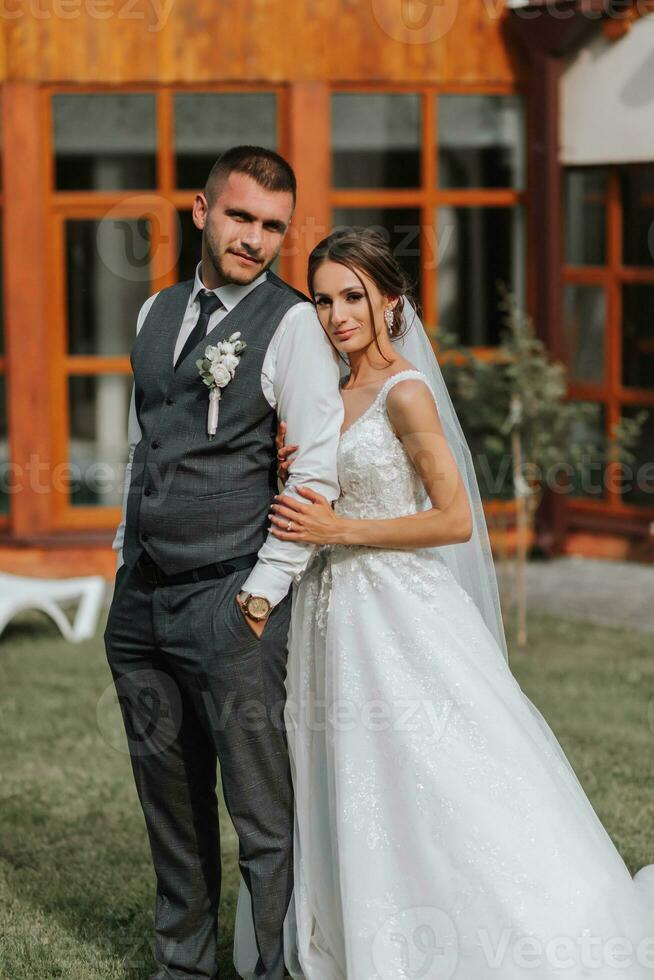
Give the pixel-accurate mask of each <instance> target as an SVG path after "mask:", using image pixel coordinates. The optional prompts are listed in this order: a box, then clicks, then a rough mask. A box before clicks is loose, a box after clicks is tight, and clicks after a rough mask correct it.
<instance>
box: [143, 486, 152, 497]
mask: <svg viewBox="0 0 654 980" xmlns="http://www.w3.org/2000/svg"><path fill="white" fill-rule="evenodd" d="M143 493H144V494H145V496H146V497H149V496H150V494H151V493H152V490H151V489H150V487H146V488H145V490H144V491H143Z"/></svg>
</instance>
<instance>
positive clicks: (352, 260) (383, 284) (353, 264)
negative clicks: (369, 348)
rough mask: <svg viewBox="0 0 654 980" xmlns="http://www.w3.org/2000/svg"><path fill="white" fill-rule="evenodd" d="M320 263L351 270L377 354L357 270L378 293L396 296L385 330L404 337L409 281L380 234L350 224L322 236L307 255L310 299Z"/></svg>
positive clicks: (393, 335) (394, 335)
mask: <svg viewBox="0 0 654 980" xmlns="http://www.w3.org/2000/svg"><path fill="white" fill-rule="evenodd" d="M323 262H337V263H338V264H339V265H343V266H345V267H346V268H347V269H350V271H351V272H353V273H354V275H355V276H356V277H357V279H358V280H359V282H360V283H361V288H362V289H363V292H364V294H365V296H366V299H367V301H368V309H369V310H370V322H371V324H372V326H373V334H374V339H375V344H376V345H377V350H379V353H380V354H382V351H381V349H380V347H379V340H378V339H377V331H376V330H375V318H374V311H373V308H372V302H371V300H370V294H369V293H368V290H367V289H366V286H365V283H364V282H363V280H362V279H361V275H360V273H362V272H363V273H364V274H365V275H366V276H367V277H368V278H369V279H371V280H372V281H373V282H374V284H375V286H376V287H377V289H378V290H379V291H380V293H381V294H382V296H399V297H400V298H399V300H398V302H397V304H396V306H395V308H394V310H393V325H392V326H391V327H390V329H389V331H388V333H389V336H390V337H391V339H392V340H396V339H397V338H398V337H402V336H404V334H405V333H406V320H405V317H404V297H405V296H410V295H411V283H410V281H409V278H408V276H407V275H406V273H405V272H404V270H403V269H402V267H401V266H400V264H399V263H398V261H397V259H396V258H395V256H394V255H393V251H392V249H391V247H390V245H389V244H388V242H387V241H386V239H385V238H384V237H383V235H381V234H380V233H379V232H378V231H375V230H374V229H372V228H356V227H353V228H343V229H339V230H338V231H333V232H332V233H331V235H328V236H327V238H323V240H322V241H321V242H319V243H318V244H317V245H316V247H315V248H314V250H313V251H312V253H311V255H310V256H309V270H308V274H307V278H308V285H309V293H310V295H311V299H312V300H313V301H314V302H315V299H316V296H315V292H314V288H313V283H314V279H315V276H316V271H317V270H318V268H319V267H320V266H321V265H322V264H323ZM412 303H413V299H412ZM413 305H415V304H413ZM383 356H384V355H383V354H382V357H383ZM385 360H386V358H385Z"/></svg>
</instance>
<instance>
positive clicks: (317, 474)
mask: <svg viewBox="0 0 654 980" xmlns="http://www.w3.org/2000/svg"><path fill="white" fill-rule="evenodd" d="M266 275H267V274H266V273H265V272H264V273H262V275H260V276H259V277H258V278H257V279H255V280H254V282H252V283H250V284H249V285H247V286H238V285H227V286H219V287H218V288H217V289H214V290H211V291H212V292H214V293H215V294H216V296H218V298H219V299H220V300H221V302H222V304H223V306H222V307H221V308H220V309H218V310H216V311H215V312H214V313H213V314H212V315H211V318H210V319H209V323H208V324H207V333H208V332H209V331H210V330H213V328H214V327H215V326H216V325H217V324H218V323H220V321H221V320H222V319H223V317H225V316H226V315H227V313H228V312H229V311H230V310H232V309H233V308H234V307H235V306H236V305H237V303H239V302H240V301H241V300H242V299H243V298H244V297H245V296H247V294H248V293H249V292H251V291H252V290H253V289H255V288H256V287H257V286H258V285H259V284H260V283H262V282H263V281H264V280H265V279H266ZM204 288H205V286H204V285H203V283H202V280H201V279H200V265H199V264H198V266H197V268H196V270H195V281H194V284H193V289H192V291H191V295H190V297H189V301H188V304H187V307H186V312H185V313H184V318H183V320H182V326H181V328H180V331H179V335H178V337H177V343H176V345H175V352H174V356H173V364H174V363H175V361H176V360H177V358H178V356H179V354H180V352H181V350H182V348H183V346H184V344H185V342H186V340H187V338H188V336H189V335H190V333H191V331H192V330H193V327H194V326H195V324H196V323H197V320H198V317H199V315H200V301H199V299H198V293H199V292H200V291H201V290H202V289H204ZM157 295H158V294H157V293H155V294H154V296H150V297H149V299H147V300H146V301H145V303H144V304H143V306H142V307H141V310H140V312H139V315H138V321H137V324H136V332H137V333H138V332H139V330H140V329H141V327H142V326H143V324H144V322H145V318H146V317H147V315H148V313H149V312H150V308H151V306H152V304H153V303H154V301H155V299H156V297H157ZM339 374H340V371H339V365H338V357H337V356H336V353H335V351H334V349H333V347H332V346H331V344H330V343H329V341H328V339H327V337H326V336H325V333H324V331H323V329H322V327H321V326H320V322H319V320H318V317H317V316H316V311H315V309H314V307H313V305H312V304H311V303H296V304H295V306H292V307H291V309H290V310H289V311H288V312H287V313H286V314H285V315H284V317H283V318H282V320H281V322H280V324H279V326H278V327H277V330H276V331H275V333H274V334H273V337H272V340H271V341H270V344H269V346H268V350H267V351H266V354H265V357H264V361H263V365H262V370H261V390H262V391H263V394H264V396H265V398H266V400H267V401H268V402H269V404H270V405H271V406H272V407H273V408H274V409H276V411H277V415H278V417H279V419H280V420H282V421H284V422H286V424H287V434H286V440H287V442H288V444H289V445H291V444H296V445H298V446H299V447H300V448H299V449H298V451H297V453H296V454H295V458H294V459H293V461H292V463H291V466H290V468H289V478H288V482H287V484H286V491H285V492H286V493H289V494H291V495H293V496H296V497H298V496H299V495H298V494H293V487H294V486H307V487H311V488H312V489H313V490H316V491H317V492H318V493H321V494H323V496H325V497H326V498H327V499H328V500H330V501H332V500H335V499H336V498H337V497H338V496H339V494H340V488H339V485H338V476H337V472H336V451H337V449H338V441H339V438H340V430H341V426H342V424H343V402H342V399H341V396H340V392H339ZM218 424H220V422H219V423H218ZM141 435H142V434H141V427H140V425H139V421H138V417H137V414H136V402H135V396H134V386H132V400H131V403H130V409H129V422H128V428H127V439H128V443H129V449H128V459H127V466H126V468H125V485H124V491H123V509H122V519H121V522H120V524H119V525H118V528H117V530H116V535H115V537H114V540H113V542H112V548H113V549H114V550H115V551H116V552H117V553H118V565H117V568H120V566H121V565H122V564H123V554H122V551H123V541H124V537H125V520H126V514H127V495H128V491H129V485H130V481H131V475H132V460H133V457H134V450H135V448H136V445H137V444H138V443H139V442H140V440H141ZM300 499H301V498H300ZM314 551H315V545H311V544H305V543H301V542H299V541H281V540H280V539H279V538H275V537H273V535H271V534H270V533H269V534H268V538H267V539H266V541H265V543H264V544H263V546H262V548H261V549H260V551H259V556H258V561H257V564H256V565H255V566H254V568H253V569H252V571H251V573H250V575H249V577H248V578H247V580H246V581H245V582H244V584H243V588H244V589H245V590H246V591H247V592H251V593H252V594H253V595H259V596H265V598H266V599H268V600H269V602H270V603H271V604H272V605H273V606H275V605H277V603H278V602H280V601H281V600H282V599H283V598H284V596H285V595H286V593H287V592H288V590H289V588H290V585H291V582H292V581H293V580H294V579H296V578H299V577H300V575H301V574H302V572H303V571H304V570H305V568H306V567H307V565H308V564H309V561H310V559H311V557H312V555H313V553H314Z"/></svg>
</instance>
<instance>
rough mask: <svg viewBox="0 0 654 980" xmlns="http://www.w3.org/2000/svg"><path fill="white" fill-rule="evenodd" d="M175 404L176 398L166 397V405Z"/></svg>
mask: <svg viewBox="0 0 654 980" xmlns="http://www.w3.org/2000/svg"><path fill="white" fill-rule="evenodd" d="M174 404H175V399H174V398H166V405H174Z"/></svg>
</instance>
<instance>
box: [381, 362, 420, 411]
mask: <svg viewBox="0 0 654 980" xmlns="http://www.w3.org/2000/svg"><path fill="white" fill-rule="evenodd" d="M408 378H416V379H417V380H418V381H424V382H425V384H427V379H426V377H425V376H424V374H423V373H422V371H418V370H417V369H416V368H407V370H406V371H398V372H397V374H391V376H390V378H386V381H385V382H384V384H383V385H382V386H381V388H380V389H379V395H378V396H377V397H378V398H379V401H380V402H382V403H383V404H385V403H386V398H387V397H388V393H389V391H390V390H391V388H393V387H395V385H396V384H397V383H398V382H399V381H406V380H407V379H408Z"/></svg>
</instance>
